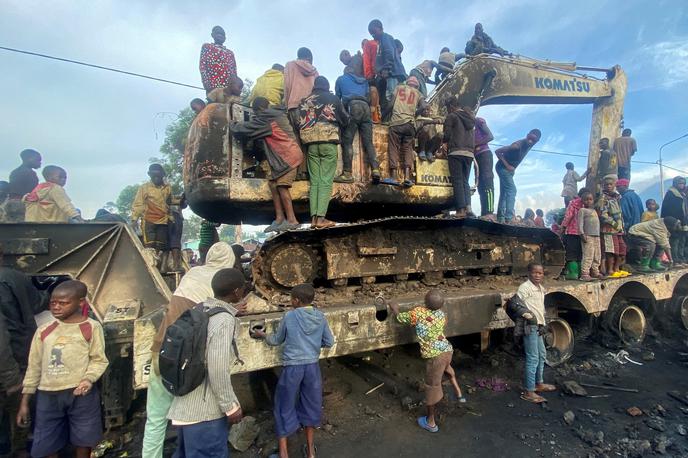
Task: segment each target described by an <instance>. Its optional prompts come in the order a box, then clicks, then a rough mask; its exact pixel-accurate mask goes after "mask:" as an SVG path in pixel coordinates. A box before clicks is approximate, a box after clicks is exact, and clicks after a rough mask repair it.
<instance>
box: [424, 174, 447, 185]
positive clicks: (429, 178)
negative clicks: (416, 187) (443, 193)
mask: <svg viewBox="0 0 688 458" xmlns="http://www.w3.org/2000/svg"><path fill="white" fill-rule="evenodd" d="M419 181H420V182H421V183H422V184H451V177H448V176H447V175H431V174H423V175H421V176H420V180H419Z"/></svg>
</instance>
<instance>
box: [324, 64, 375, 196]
mask: <svg viewBox="0 0 688 458" xmlns="http://www.w3.org/2000/svg"><path fill="white" fill-rule="evenodd" d="M334 93H335V95H336V96H337V97H339V98H340V99H341V101H342V105H344V109H345V110H347V112H348V113H349V124H348V125H347V126H346V128H345V129H344V130H343V131H342V163H343V167H342V174H341V175H339V176H338V177H335V179H334V181H335V182H337V183H353V182H354V177H353V175H352V170H353V158H354V136H355V135H356V132H358V135H359V137H360V139H361V143H362V145H363V151H364V153H365V158H366V162H367V163H368V165H369V166H370V168H371V176H372V179H373V183H374V184H377V183H379V182H380V165H379V163H378V161H377V154H376V152H375V145H374V144H373V120H372V118H371V113H370V98H369V96H370V86H369V85H368V81H367V80H366V79H365V78H364V77H362V76H358V75H356V73H355V69H354V68H353V67H352V66H350V65H347V66H346V67H345V68H344V74H343V75H342V76H340V77H339V78H337V81H336V82H335V85H334Z"/></svg>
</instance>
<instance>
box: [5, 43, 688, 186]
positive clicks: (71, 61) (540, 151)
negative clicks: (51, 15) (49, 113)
mask: <svg viewBox="0 0 688 458" xmlns="http://www.w3.org/2000/svg"><path fill="white" fill-rule="evenodd" d="M0 49H2V50H4V51H10V52H15V53H19V54H25V55H28V56H34V57H42V58H44V59H51V60H57V61H60V62H67V63H70V64H76V65H82V66H84V67H91V68H98V69H100V70H107V71H110V72H115V73H121V74H124V75H129V76H136V77H139V78H144V79H149V80H153V81H160V82H162V83H168V84H174V85H177V86H183V87H189V88H192V89H201V90H204V88H202V87H199V86H194V85H192V84H186V83H180V82H178V81H172V80H167V79H163V78H156V77H154V76H149V75H143V74H141V73H134V72H129V71H126V70H120V69H117V68H112V67H105V66H103V65H96V64H90V63H88V62H81V61H78V60H73V59H66V58H64V57H57V56H51V55H48V54H41V53H37V52H32V51H25V50H23V49H16V48H9V47H6V46H0ZM492 144H493V145H494V146H500V147H501V146H508V145H500V144H498V143H492ZM531 151H535V152H537V153H543V154H552V155H556V156H569V157H582V158H587V157H588V155H587V154H576V153H563V152H561V151H548V150H544V149H535V148H533V149H531ZM631 162H633V163H636V164H649V165H657V164H658V163H657V162H649V161H637V160H634V161H631ZM663 165H664V167H666V168H668V169H671V170H674V171H676V172H680V173H685V174H688V172H686V171H685V170H680V169H677V168H674V167H670V166H668V165H666V164H663Z"/></svg>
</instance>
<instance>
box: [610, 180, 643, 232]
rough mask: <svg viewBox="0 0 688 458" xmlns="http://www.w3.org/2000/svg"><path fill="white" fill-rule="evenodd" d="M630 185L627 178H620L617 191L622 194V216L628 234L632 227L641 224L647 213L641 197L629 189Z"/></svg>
mask: <svg viewBox="0 0 688 458" xmlns="http://www.w3.org/2000/svg"><path fill="white" fill-rule="evenodd" d="M630 184H631V183H630V181H629V180H628V179H627V178H619V180H618V181H617V182H616V190H617V191H618V192H619V194H621V215H622V216H623V220H624V229H625V231H626V233H628V230H629V229H630V228H631V227H632V226H634V225H636V224H638V223H639V222H640V219H641V218H642V216H643V212H644V211H645V208H644V206H643V201H642V199H641V198H640V196H638V194H636V193H635V191H634V190H632V189H628V186H629V185H630Z"/></svg>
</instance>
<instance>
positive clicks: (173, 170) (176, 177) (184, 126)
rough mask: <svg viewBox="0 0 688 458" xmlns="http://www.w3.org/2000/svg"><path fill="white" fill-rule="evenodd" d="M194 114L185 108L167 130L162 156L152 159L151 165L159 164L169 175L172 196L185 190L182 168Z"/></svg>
mask: <svg viewBox="0 0 688 458" xmlns="http://www.w3.org/2000/svg"><path fill="white" fill-rule="evenodd" d="M193 119H194V112H193V111H191V108H184V109H183V110H181V111H180V112H179V116H178V117H177V119H176V120H175V121H173V122H172V123H170V124H169V125H168V126H167V127H166V128H165V140H164V141H163V142H162V145H161V146H160V156H159V157H152V158H150V163H151V164H153V163H158V164H160V165H162V166H163V168H164V169H165V172H166V173H167V182H168V183H169V184H170V186H172V194H174V195H176V196H178V195H180V194H181V193H182V191H183V190H184V183H183V181H182V167H183V161H184V147H185V146H186V137H187V135H188V134H189V128H190V127H191V122H192V121H193Z"/></svg>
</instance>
